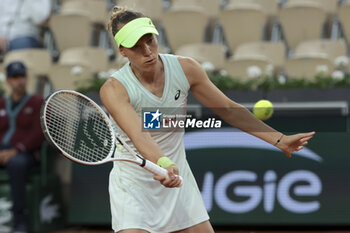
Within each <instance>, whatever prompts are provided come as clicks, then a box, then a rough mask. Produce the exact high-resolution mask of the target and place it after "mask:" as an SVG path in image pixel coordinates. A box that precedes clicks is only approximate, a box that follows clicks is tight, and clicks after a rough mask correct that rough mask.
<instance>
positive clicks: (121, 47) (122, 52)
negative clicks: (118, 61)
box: [119, 46, 126, 57]
mask: <svg viewBox="0 0 350 233" xmlns="http://www.w3.org/2000/svg"><path fill="white" fill-rule="evenodd" d="M119 53H120V54H121V55H122V56H123V57H126V54H125V50H124V47H123V46H120V47H119Z"/></svg>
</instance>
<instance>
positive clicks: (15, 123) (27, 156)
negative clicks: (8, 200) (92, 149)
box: [0, 62, 44, 233]
mask: <svg viewBox="0 0 350 233" xmlns="http://www.w3.org/2000/svg"><path fill="white" fill-rule="evenodd" d="M6 73H7V78H6V83H7V84H8V85H9V87H10V89H11V93H10V95H9V96H8V97H7V98H2V99H0V167H5V168H6V171H7V173H8V175H9V178H10V186H11V197H12V201H13V224H14V225H13V232H18V233H19V232H26V216H25V214H26V211H25V195H26V192H25V186H26V181H27V177H28V172H29V170H30V169H31V168H33V167H35V166H36V165H38V160H37V158H36V157H35V155H34V154H35V153H34V152H35V151H37V150H38V149H39V148H40V147H41V144H42V143H43V141H44V136H43V133H42V131H41V126H40V108H41V105H42V103H43V98H42V97H41V96H37V95H30V94H28V93H27V90H26V85H27V79H28V78H27V71H26V67H25V65H24V64H23V63H22V62H12V63H10V64H9V65H8V66H7V67H6Z"/></svg>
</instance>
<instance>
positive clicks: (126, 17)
mask: <svg viewBox="0 0 350 233" xmlns="http://www.w3.org/2000/svg"><path fill="white" fill-rule="evenodd" d="M141 17H145V15H144V14H142V13H141V12H138V11H134V10H130V9H128V8H126V7H121V6H114V7H113V9H112V11H111V14H110V18H109V22H108V31H109V32H110V33H112V35H113V37H114V36H115V34H117V32H118V31H119V29H120V25H124V24H127V23H128V22H130V21H132V20H134V19H137V18H141Z"/></svg>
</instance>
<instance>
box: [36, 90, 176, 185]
mask: <svg viewBox="0 0 350 233" xmlns="http://www.w3.org/2000/svg"><path fill="white" fill-rule="evenodd" d="M40 120H41V127H42V129H43V132H44V135H45V137H46V139H47V140H48V141H49V142H50V143H51V144H52V145H53V146H55V147H56V148H57V149H59V150H60V151H61V152H62V154H63V155H64V156H65V157H67V158H68V159H70V160H72V161H74V162H77V163H80V164H84V165H99V164H103V163H106V162H111V161H125V162H131V163H134V164H137V165H139V166H141V167H143V168H144V169H146V170H148V171H150V172H152V173H153V174H155V175H161V176H163V177H168V171H167V170H166V169H164V168H162V167H160V166H158V165H156V164H154V163H152V162H151V161H149V160H147V159H145V158H143V157H142V156H140V155H139V154H137V153H136V152H135V151H134V150H133V149H131V148H130V146H129V145H128V144H126V143H125V141H124V140H123V139H122V138H121V137H120V135H119V134H118V133H117V131H116V129H115V128H114V127H113V125H112V122H111V121H110V119H109V118H108V116H107V114H106V113H105V112H104V111H103V110H102V108H101V107H100V106H98V105H97V104H96V103H95V102H94V101H93V100H91V99H90V98H88V97H86V96H85V95H83V94H81V93H79V92H76V91H71V90H59V91H56V92H54V93H52V94H51V95H50V96H49V97H48V98H47V99H46V100H45V103H44V104H43V106H42V108H41V113H40ZM123 148H125V149H126V150H127V151H128V152H129V153H130V154H131V155H133V158H134V159H127V158H121V157H119V156H118V155H120V153H122V151H123ZM180 179H181V181H182V178H181V177H180Z"/></svg>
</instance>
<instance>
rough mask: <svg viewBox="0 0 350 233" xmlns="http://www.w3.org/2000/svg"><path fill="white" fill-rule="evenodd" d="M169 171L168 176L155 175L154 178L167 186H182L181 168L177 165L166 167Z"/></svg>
mask: <svg viewBox="0 0 350 233" xmlns="http://www.w3.org/2000/svg"><path fill="white" fill-rule="evenodd" d="M165 169H166V170H167V171H168V175H169V176H168V178H165V177H163V176H159V175H155V176H154V177H153V178H154V179H155V180H158V181H159V182H160V183H161V184H162V185H163V186H165V187H167V188H178V187H180V186H181V179H180V177H179V169H178V167H176V166H170V167H167V168H165Z"/></svg>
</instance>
